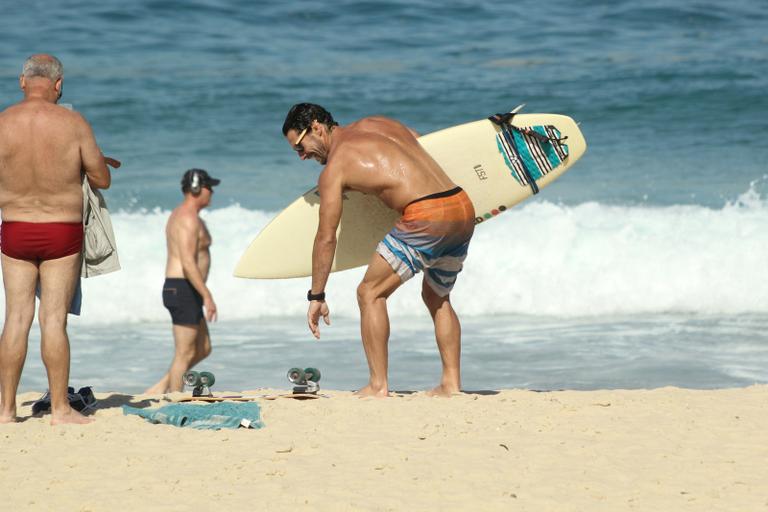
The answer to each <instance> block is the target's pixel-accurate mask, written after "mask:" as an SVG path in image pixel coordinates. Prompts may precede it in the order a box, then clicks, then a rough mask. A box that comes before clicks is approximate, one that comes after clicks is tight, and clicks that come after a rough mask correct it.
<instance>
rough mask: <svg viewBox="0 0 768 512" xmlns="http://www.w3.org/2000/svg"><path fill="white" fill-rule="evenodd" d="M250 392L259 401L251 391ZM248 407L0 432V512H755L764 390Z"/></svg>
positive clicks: (417, 396)
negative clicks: (256, 422)
mask: <svg viewBox="0 0 768 512" xmlns="http://www.w3.org/2000/svg"><path fill="white" fill-rule="evenodd" d="M258 392H264V390H258ZM327 393H328V394H329V395H330V398H328V399H318V400H313V401H302V402H299V401H295V400H287V399H280V400H275V401H260V404H261V406H262V419H263V421H264V423H265V427H264V428H263V429H260V430H246V429H239V430H221V431H199V430H191V429H186V428H177V427H172V426H167V425H153V424H151V423H149V422H147V421H145V420H143V419H141V418H139V417H137V416H124V415H123V412H122V408H121V406H122V405H124V404H129V405H133V406H137V407H156V406H158V405H163V404H164V403H167V402H166V401H165V400H163V399H162V398H160V397H148V396H142V395H139V396H129V395H124V394H120V393H97V394H96V396H97V398H98V399H99V400H100V402H99V405H98V409H97V410H96V412H95V413H94V414H93V416H94V418H95V420H96V421H95V422H94V423H92V424H90V425H87V426H59V427H51V426H50V425H49V420H50V418H49V417H48V416H43V417H40V418H37V417H30V405H31V403H32V401H33V400H34V399H36V398H37V397H38V396H39V395H38V394H37V393H25V394H22V395H20V397H19V403H20V404H24V405H22V407H20V410H19V413H20V416H21V417H22V420H23V421H21V422H20V423H17V424H12V425H3V426H0V445H1V446H2V450H0V482H2V489H1V491H0V496H1V497H2V501H3V507H2V508H3V510H8V511H21V510H56V511H101V510H104V511H117V510H163V511H170V510H189V509H190V507H195V509H198V510H200V509H202V510H230V511H239V510H333V511H336V510H526V511H527V510H530V511H542V510H558V511H570V510H573V511H576V510H584V511H595V510H606V511H608V510H610V511H618V510H653V511H659V510H670V511H678V510H707V511H711V510H733V511H756V510H768V485H766V482H768V465H767V464H766V460H768V414H766V408H767V407H768V386H752V387H748V388H741V389H726V390H712V391H709V390H707V391H701V390H686V389H679V388H661V389H654V390H637V391H624V390H609V391H589V392H579V391H555V392H533V391H524V390H503V391H482V392H474V393H473V392H468V393H464V394H462V395H459V396H456V397H454V398H451V399H439V398H430V397H427V396H426V395H424V394H423V393H406V394H403V395H402V396H398V397H394V398H390V399H386V400H375V399H359V398H357V397H355V396H353V395H352V394H351V393H349V392H341V391H335V392H334V391H330V392H327Z"/></svg>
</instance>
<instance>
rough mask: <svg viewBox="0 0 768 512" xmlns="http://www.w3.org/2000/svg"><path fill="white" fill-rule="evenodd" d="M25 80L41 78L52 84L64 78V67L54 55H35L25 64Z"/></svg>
mask: <svg viewBox="0 0 768 512" xmlns="http://www.w3.org/2000/svg"><path fill="white" fill-rule="evenodd" d="M22 74H23V75H24V78H32V77H35V76H41V77H43V78H47V79H49V80H50V81H52V82H55V81H56V80H58V79H60V78H61V77H62V76H64V66H63V65H62V64H61V61H60V60H59V59H57V58H56V57H54V56H53V55H33V56H31V57H30V58H28V59H27V60H26V62H24V69H23V71H22Z"/></svg>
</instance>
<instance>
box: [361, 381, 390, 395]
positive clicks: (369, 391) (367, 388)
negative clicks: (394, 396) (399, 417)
mask: <svg viewBox="0 0 768 512" xmlns="http://www.w3.org/2000/svg"><path fill="white" fill-rule="evenodd" d="M355 394H356V395H357V396H359V397H361V398H363V397H367V396H372V397H374V398H386V397H388V396H389V390H388V389H387V388H386V387H384V388H381V389H378V388H374V387H372V386H371V385H370V384H368V385H367V386H365V387H364V388H362V389H358V390H357V391H355Z"/></svg>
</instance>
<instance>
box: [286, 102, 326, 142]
mask: <svg viewBox="0 0 768 512" xmlns="http://www.w3.org/2000/svg"><path fill="white" fill-rule="evenodd" d="M312 121H317V122H318V123H321V124H324V125H325V126H327V127H328V128H332V127H334V126H338V125H339V123H337V122H336V121H334V120H333V116H332V115H331V113H330V112H328V111H327V110H325V109H324V108H323V107H321V106H320V105H315V104H314V103H297V104H295V105H294V106H292V107H291V110H289V111H288V115H287V116H285V122H284V123H283V135H288V130H295V131H297V132H300V131H302V130H304V128H307V127H309V125H311V124H312Z"/></svg>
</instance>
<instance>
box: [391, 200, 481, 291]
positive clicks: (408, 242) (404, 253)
mask: <svg viewBox="0 0 768 512" xmlns="http://www.w3.org/2000/svg"><path fill="white" fill-rule="evenodd" d="M474 230H475V209H474V207H473V206H472V202H471V201H470V200H469V196H468V195H467V193H466V192H464V191H463V190H462V189H461V187H456V188H454V189H452V190H448V191H446V192H439V193H437V194H431V195H428V196H425V197H422V198H421V199H417V200H415V201H413V202H411V203H409V204H408V206H406V207H405V209H404V210H403V216H402V217H400V219H398V221H397V224H395V227H394V228H392V230H391V231H390V232H389V233H388V234H387V235H386V236H385V237H384V240H382V241H381V242H379V245H378V246H377V247H376V252H377V253H379V254H380V255H381V256H382V257H383V258H384V259H385V260H387V263H389V265H390V266H391V267H392V270H394V271H395V273H397V275H399V276H400V280H401V281H402V282H405V281H407V280H409V279H410V278H412V277H413V276H414V275H416V274H417V273H418V272H419V271H422V270H424V279H425V280H426V281H427V283H428V284H429V285H430V287H431V288H432V289H433V290H434V291H435V293H437V294H438V295H439V296H441V297H445V296H446V295H448V294H449V293H451V290H452V289H453V285H454V284H455V283H456V276H457V275H458V273H459V272H461V269H462V266H463V264H464V259H465V258H466V257H467V249H469V241H470V239H471V238H472V233H474Z"/></svg>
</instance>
